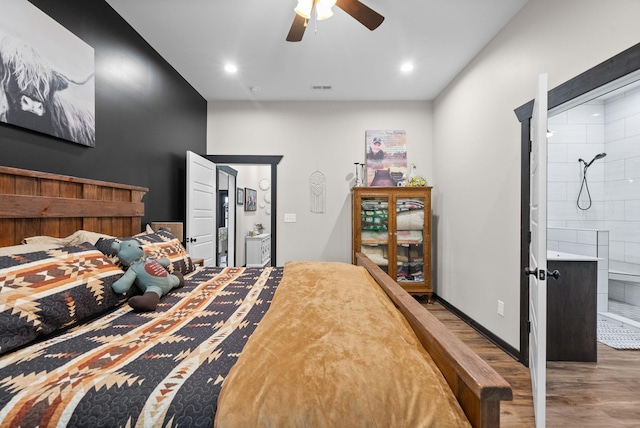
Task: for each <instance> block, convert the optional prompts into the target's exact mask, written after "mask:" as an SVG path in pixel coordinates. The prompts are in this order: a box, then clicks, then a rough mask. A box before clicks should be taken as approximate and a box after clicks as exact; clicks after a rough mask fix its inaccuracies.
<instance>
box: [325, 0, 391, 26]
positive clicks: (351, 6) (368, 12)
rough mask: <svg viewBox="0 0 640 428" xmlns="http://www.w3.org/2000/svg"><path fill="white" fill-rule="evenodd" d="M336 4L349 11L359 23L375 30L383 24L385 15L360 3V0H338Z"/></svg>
mask: <svg viewBox="0 0 640 428" xmlns="http://www.w3.org/2000/svg"><path fill="white" fill-rule="evenodd" d="M336 6H338V7H339V8H340V9H342V10H344V11H345V12H347V13H348V14H349V15H351V16H352V17H353V18H354V19H355V20H357V21H358V22H359V23H361V24H362V25H364V26H365V27H367V28H368V29H369V30H371V31H373V30H375V29H376V28H378V27H379V26H380V24H382V21H384V16H382V15H380V14H379V13H378V12H376V11H375V10H373V9H371V8H370V7H368V6H365V5H364V4H362V3H360V2H359V1H358V0H337V1H336Z"/></svg>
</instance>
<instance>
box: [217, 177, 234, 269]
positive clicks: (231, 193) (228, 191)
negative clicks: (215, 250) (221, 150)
mask: <svg viewBox="0 0 640 428" xmlns="http://www.w3.org/2000/svg"><path fill="white" fill-rule="evenodd" d="M216 170H217V172H218V180H216V198H218V197H219V196H220V173H224V174H226V175H227V177H230V176H231V177H233V189H232V188H230V187H228V186H227V195H231V197H230V198H229V199H232V200H233V204H229V207H228V210H229V213H231V207H232V206H233V224H232V225H231V226H232V227H230V228H229V232H227V233H228V235H230V234H231V233H233V239H231V240H229V238H228V237H227V240H228V241H227V242H229V241H230V242H233V257H232V259H233V264H227V266H235V262H236V255H237V254H236V240H235V236H236V229H237V226H236V223H237V219H236V214H237V213H238V212H237V207H238V204H237V203H236V201H235V195H236V189H237V188H238V182H237V177H238V171H236V170H235V169H233V168H231V167H230V166H227V165H216ZM228 182H229V179H228V178H227V183H228ZM219 209H220V200H219V199H216V210H217V211H219ZM229 218H231V215H229ZM217 222H218V223H220V219H218V221H217ZM217 228H218V225H216V232H217ZM216 237H217V235H216ZM227 253H229V248H228V247H227ZM217 257H218V255H217V254H216V259H217ZM227 263H228V259H227ZM216 264H217V263H216Z"/></svg>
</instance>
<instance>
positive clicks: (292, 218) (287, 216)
mask: <svg viewBox="0 0 640 428" xmlns="http://www.w3.org/2000/svg"><path fill="white" fill-rule="evenodd" d="M284 222H285V223H295V222H296V214H295V213H289V214H285V215H284Z"/></svg>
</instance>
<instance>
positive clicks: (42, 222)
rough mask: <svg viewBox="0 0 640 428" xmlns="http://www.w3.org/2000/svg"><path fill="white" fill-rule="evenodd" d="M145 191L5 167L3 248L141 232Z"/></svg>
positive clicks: (0, 192) (0, 179) (0, 194)
mask: <svg viewBox="0 0 640 428" xmlns="http://www.w3.org/2000/svg"><path fill="white" fill-rule="evenodd" d="M147 191H148V189H147V188H145V187H138V186H130V185H126V184H117V183H110V182H106V181H99V180H90V179H83V178H77V177H70V176H66V175H58V174H50V173H46V172H39V171H29V170H24V169H18V168H10V167H4V166H0V247H4V246H9V245H16V244H19V243H20V242H21V241H22V240H23V239H24V238H26V237H29V236H40V235H46V236H55V237H58V238H60V237H66V236H69V235H71V234H72V233H73V232H75V231H76V230H80V229H84V230H89V231H92V232H98V233H104V234H107V235H113V236H131V235H134V234H136V233H139V232H140V231H141V230H142V216H143V215H144V204H143V202H142V197H143V196H144V195H145V194H146V193H147Z"/></svg>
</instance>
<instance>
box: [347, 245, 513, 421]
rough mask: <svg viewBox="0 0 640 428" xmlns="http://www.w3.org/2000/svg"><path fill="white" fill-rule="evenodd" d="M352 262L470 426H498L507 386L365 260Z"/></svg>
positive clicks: (507, 396) (508, 393) (510, 394)
mask: <svg viewBox="0 0 640 428" xmlns="http://www.w3.org/2000/svg"><path fill="white" fill-rule="evenodd" d="M356 261H357V264H358V265H359V266H363V267H364V268H365V269H367V271H368V272H369V273H370V274H371V276H372V277H373V278H374V279H375V280H376V282H377V283H378V284H379V285H380V287H382V288H383V289H384V291H385V292H386V293H387V295H388V296H389V298H390V299H391V300H392V301H393V302H394V304H395V305H396V306H397V307H398V309H399V310H400V312H402V314H403V315H404V316H405V318H406V319H407V320H408V321H409V324H411V327H412V328H413V330H414V332H415V333H416V335H417V336H418V339H419V340H420V342H421V343H422V346H424V348H425V349H426V350H427V352H429V354H430V355H431V357H432V358H433V360H434V361H435V363H436V364H437V366H438V367H439V368H440V371H441V372H442V374H443V375H444V377H445V378H446V379H447V382H448V383H449V386H450V387H451V390H452V391H453V392H454V394H455V396H456V398H457V399H458V402H459V403H460V406H461V407H462V410H464V412H465V414H466V415H467V418H468V419H469V421H470V422H471V425H472V426H474V427H483V428H493V427H498V426H500V401H501V400H512V399H513V392H512V390H511V385H509V383H508V382H507V381H506V380H504V378H503V377H502V376H500V375H499V374H498V373H497V372H496V371H495V370H494V369H493V368H492V367H491V366H489V364H488V363H487V362H486V361H484V360H483V359H482V358H480V357H479V356H478V355H477V354H476V353H475V352H473V351H472V350H471V349H469V347H468V346H467V345H465V344H464V343H463V342H462V341H461V340H460V339H459V338H457V337H456V336H455V335H454V334H453V333H452V332H451V331H450V330H448V329H447V328H446V327H445V326H444V324H442V323H441V322H440V321H439V320H438V319H437V318H436V317H435V316H433V315H432V314H431V313H429V311H428V310H427V309H426V308H425V307H423V306H422V305H421V304H420V303H419V302H418V301H416V299H415V298H413V297H412V296H411V295H410V294H409V293H407V292H406V291H405V290H404V289H403V288H402V287H401V286H399V285H398V283H397V282H395V281H394V280H393V279H391V278H390V277H389V275H387V274H386V273H385V272H384V271H383V270H382V269H380V267H379V266H378V265H376V264H375V263H373V262H372V261H371V260H370V259H369V258H368V257H367V256H365V255H364V254H363V253H357V254H356ZM425 399H428V397H425Z"/></svg>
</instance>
